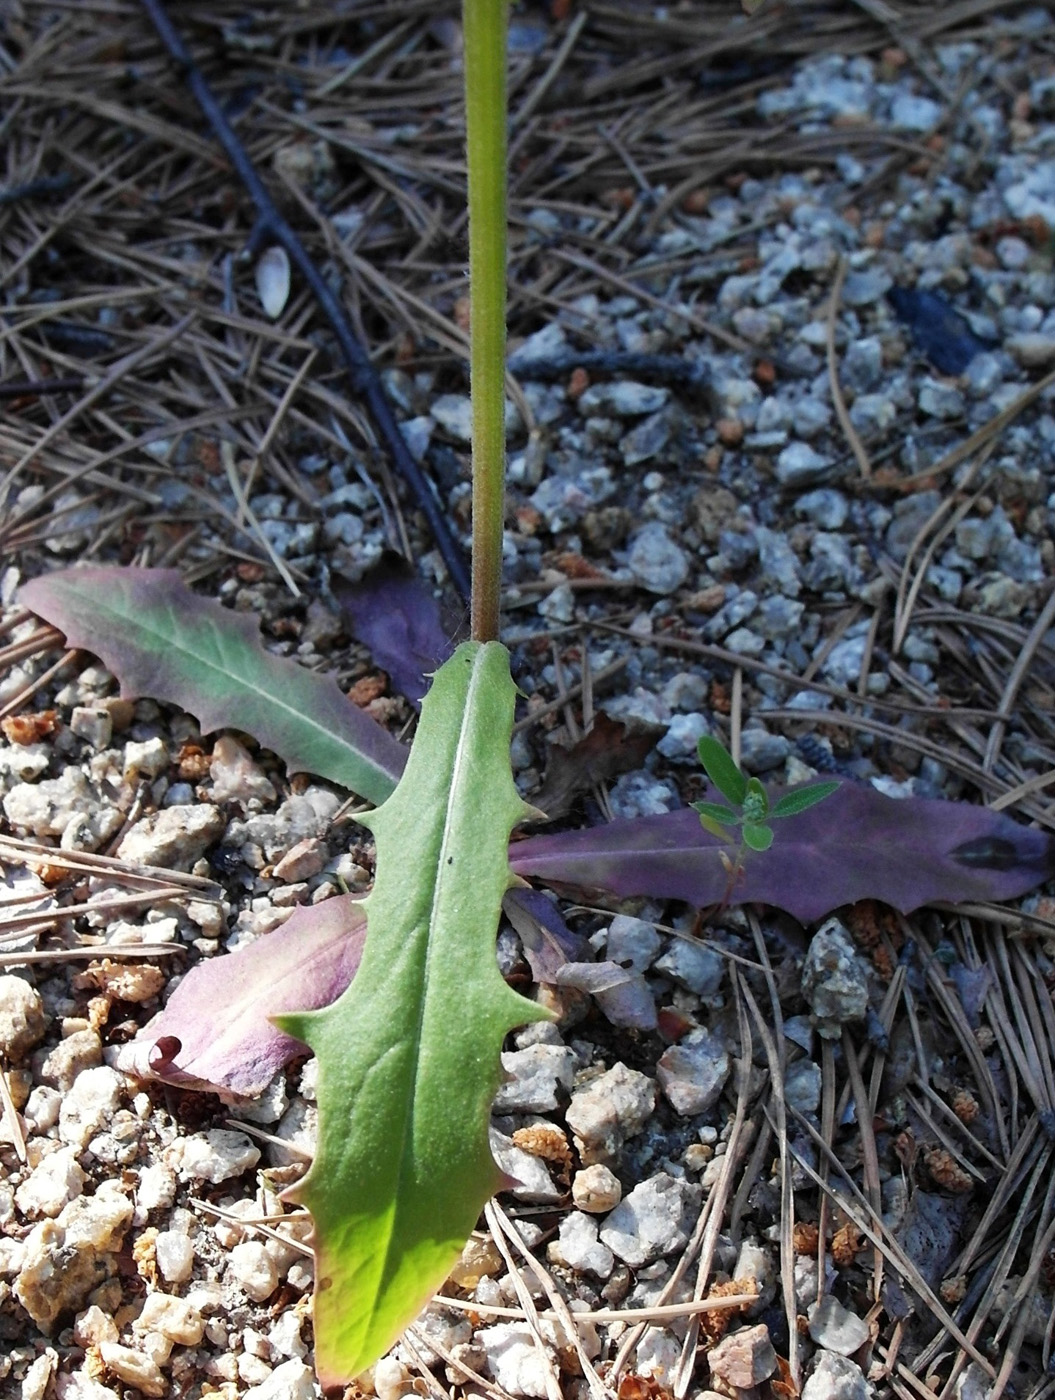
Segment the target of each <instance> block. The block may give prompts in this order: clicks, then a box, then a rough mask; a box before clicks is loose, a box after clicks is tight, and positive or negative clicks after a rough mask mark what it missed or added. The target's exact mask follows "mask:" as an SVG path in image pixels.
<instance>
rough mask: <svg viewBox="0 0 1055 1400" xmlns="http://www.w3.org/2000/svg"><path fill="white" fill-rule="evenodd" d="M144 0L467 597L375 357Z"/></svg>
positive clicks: (449, 540)
mask: <svg viewBox="0 0 1055 1400" xmlns="http://www.w3.org/2000/svg"><path fill="white" fill-rule="evenodd" d="M142 3H143V8H144V9H145V10H146V12H147V14H148V15H149V17H150V20H151V23H152V24H153V25H154V28H155V29H156V30H157V32H158V35H159V37H160V39H161V42H162V43H163V44H164V46H165V48H166V49H167V50H168V53H169V56H170V58H172V59H173V60H174V61H175V62H176V63H178V64H179V65H180V67H181V68H182V69H183V71H184V74H185V75H186V79H187V83H188V85H189V87H190V90H191V92H192V93H193V94H194V97H195V99H196V101H197V103H198V106H199V107H200V108H201V110H202V112H203V113H204V114H205V118H206V120H207V121H208V123H209V125H210V126H211V127H212V129H213V131H214V132H215V134H216V138H217V140H218V141H219V142H220V145H221V146H222V147H223V149H224V151H225V152H226V153H227V158H228V160H229V161H230V162H231V164H232V165H233V166H234V169H235V172H236V173H237V175H238V177H239V179H240V180H241V181H242V183H243V184H244V185H245V187H246V190H247V191H248V193H249V197H250V198H251V199H252V201H253V203H254V205H255V206H256V211H257V219H256V224H255V225H254V227H253V232H252V234H251V235H250V239H249V246H250V248H251V249H253V250H255V249H257V248H259V247H260V246H261V245H262V244H263V243H264V242H265V240H271V241H273V242H275V243H277V244H279V245H280V246H281V247H283V248H284V249H285V250H286V253H287V254H288V255H289V259H290V261H291V262H292V263H293V265H294V266H295V267H296V268H297V269H298V270H299V272H300V274H301V276H302V277H303V278H304V280H305V282H307V284H308V286H309V287H310V289H311V292H312V295H313V296H314V297H315V300H316V301H317V302H318V304H319V307H320V308H321V310H322V312H323V315H324V316H325V317H326V319H327V320H328V321H329V323H330V326H331V327H332V329H333V333H334V335H336V337H337V342H338V344H339V345H340V347H341V353H342V354H343V356H344V362H345V365H346V366H347V369H348V374H349V377H350V379H351V382H352V389H353V390H354V392H355V393H356V394H357V395H359V396H360V397H361V398H362V399H363V400H364V401H365V403H366V406H367V408H368V410H369V412H370V416H371V418H372V419H373V423H374V427H375V428H376V429H377V433H378V436H379V437H380V438H381V441H382V442H383V443H384V445H385V447H386V449H387V450H388V453H389V455H390V456H391V458H392V460H393V462H394V463H395V465H396V469H397V470H398V471H399V473H400V474H401V475H402V477H403V478H404V480H405V481H406V483H407V485H408V486H409V487H410V490H411V492H412V493H413V496H414V499H415V501H416V503H417V505H418V506H419V508H420V509H421V511H422V512H423V513H424V515H425V518H426V520H427V521H428V523H429V527H430V529H431V530H432V534H433V537H434V538H435V540H436V544H437V546H438V547H439V551H440V554H441V555H442V556H443V562H444V563H445V564H446V565H447V569H448V572H449V573H450V576H451V579H452V581H453V583H454V585H455V587H456V588H457V589H458V590H459V592H460V593H461V594H462V596H463V597H466V598H467V597H468V596H469V574H468V570H467V568H466V564H465V559H464V557H463V555H462V552H461V549H460V548H459V546H458V544H457V542H456V541H455V539H454V537H453V535H452V534H451V530H450V526H449V525H448V523H447V519H446V517H445V515H444V513H443V510H442V509H441V507H440V503H439V501H438V499H437V497H436V495H435V493H434V491H433V488H432V486H431V484H430V483H429V482H428V480H427V479H426V478H425V476H424V474H423V472H422V470H421V468H420V467H419V466H418V464H417V462H416V461H415V460H414V458H413V456H412V455H411V453H410V451H409V449H408V448H407V445H406V443H405V442H404V440H403V435H402V433H401V432H400V431H399V426H398V424H397V423H396V420H395V418H394V416H393V414H392V408H391V405H390V404H389V402H388V399H387V397H386V395H385V391H384V388H383V386H382V383H381V378H380V376H379V375H378V373H377V370H376V369H375V368H374V366H373V364H372V363H371V361H370V357H369V355H368V354H367V352H366V351H365V350H364V349H363V347H362V345H360V343H359V341H358V340H357V339H356V337H355V335H354V333H353V332H352V328H351V325H350V324H349V321H348V317H347V316H346V315H345V312H344V309H343V308H342V306H341V304H340V302H339V301H338V300H337V298H336V297H335V296H334V294H333V293H332V292H331V291H330V289H329V287H328V286H327V285H326V282H325V280H324V279H323V277H322V274H321V273H320V272H319V270H318V268H317V267H316V266H315V264H314V263H313V262H312V260H311V258H310V256H309V255H308V252H307V249H306V248H305V247H304V245H303V243H301V241H300V239H299V237H298V236H297V234H296V233H295V232H294V230H293V228H292V226H291V225H290V223H289V222H288V220H287V219H285V218H284V217H283V216H282V214H280V213H279V211H278V208H277V207H276V205H275V201H274V200H273V199H272V198H271V196H270V195H269V194H268V192H267V190H266V189H265V188H264V185H263V182H262V181H261V179H260V176H259V175H258V174H257V172H256V169H255V168H254V166H253V164H252V162H251V161H250V159H249V157H248V155H247V154H246V152H245V148H244V147H243V146H242V143H241V141H240V140H239V139H238V136H237V135H236V134H235V131H234V128H233V127H232V126H231V124H230V122H229V121H228V120H227V117H226V116H225V115H224V112H223V109H222V108H221V106H220V104H219V103H218V102H217V100H216V98H215V97H214V96H213V93H212V90H211V88H210V87H209V85H208V83H207V82H206V81H205V78H204V77H203V75H202V73H201V70H200V69H199V68H198V66H197V64H196V63H195V62H194V60H193V59H192V57H191V55H190V50H189V49H188V48H187V46H186V45H185V44H184V42H183V40H182V39H181V38H180V36H179V34H178V33H177V32H176V29H175V27H174V26H173V24H172V21H171V20H170V19H169V17H168V14H167V13H166V11H165V7H164V4H163V2H162V0H142Z"/></svg>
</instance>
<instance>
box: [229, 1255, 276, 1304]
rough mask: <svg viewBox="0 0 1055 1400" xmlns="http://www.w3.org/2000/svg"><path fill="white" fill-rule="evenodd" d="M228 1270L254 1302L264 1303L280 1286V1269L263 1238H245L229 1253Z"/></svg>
mask: <svg viewBox="0 0 1055 1400" xmlns="http://www.w3.org/2000/svg"><path fill="white" fill-rule="evenodd" d="M227 1271H228V1273H229V1274H231V1276H232V1277H233V1278H234V1280H235V1281H236V1283H237V1284H238V1286H239V1288H241V1290H242V1292H243V1293H244V1294H245V1295H246V1297H247V1298H250V1299H251V1300H252V1301H253V1302H254V1303H263V1302H264V1301H265V1300H266V1299H267V1298H270V1297H271V1295H272V1293H274V1291H275V1289H276V1288H277V1287H278V1269H277V1268H276V1267H275V1261H274V1259H272V1257H271V1255H270V1254H269V1253H268V1250H267V1247H266V1245H265V1244H264V1243H263V1242H262V1241H261V1240H243V1241H242V1242H241V1244H236V1245H235V1246H234V1248H233V1249H232V1250H231V1252H230V1254H229V1255H228V1262H227Z"/></svg>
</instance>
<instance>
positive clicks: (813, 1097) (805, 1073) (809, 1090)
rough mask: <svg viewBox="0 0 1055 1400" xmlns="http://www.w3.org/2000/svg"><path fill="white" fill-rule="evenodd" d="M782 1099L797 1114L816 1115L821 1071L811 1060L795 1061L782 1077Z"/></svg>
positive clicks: (819, 1098) (819, 1099) (819, 1095)
mask: <svg viewBox="0 0 1055 1400" xmlns="http://www.w3.org/2000/svg"><path fill="white" fill-rule="evenodd" d="M784 1098H785V1099H786V1101H787V1104H788V1107H789V1108H794V1109H796V1110H797V1111H798V1112H799V1113H816V1112H817V1109H818V1108H819V1107H820V1102H821V1070H820V1065H815V1064H814V1063H813V1061H812V1060H796V1061H795V1063H794V1064H793V1065H790V1066H789V1067H788V1072H787V1074H786V1075H785V1077H784Z"/></svg>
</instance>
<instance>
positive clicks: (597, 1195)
mask: <svg viewBox="0 0 1055 1400" xmlns="http://www.w3.org/2000/svg"><path fill="white" fill-rule="evenodd" d="M571 1196H572V1200H573V1201H574V1202H575V1204H576V1205H577V1206H578V1207H579V1209H580V1210H585V1211H589V1212H590V1214H591V1215H606V1214H607V1213H608V1211H610V1210H612V1209H614V1207H615V1206H617V1205H618V1204H619V1202H620V1201H621V1200H622V1198H623V1187H622V1184H621V1183H620V1181H619V1178H618V1177H617V1176H616V1175H615V1173H614V1172H612V1171H611V1170H610V1169H609V1168H608V1167H606V1166H605V1165H604V1164H603V1163H601V1162H594V1164H593V1165H592V1166H590V1167H583V1169H582V1170H581V1171H577V1172H576V1173H575V1176H574V1177H573V1178H572V1183H571Z"/></svg>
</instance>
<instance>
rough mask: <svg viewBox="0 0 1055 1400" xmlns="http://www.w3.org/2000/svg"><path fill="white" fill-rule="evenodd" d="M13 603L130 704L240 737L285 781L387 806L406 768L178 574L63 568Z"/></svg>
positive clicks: (385, 740)
mask: <svg viewBox="0 0 1055 1400" xmlns="http://www.w3.org/2000/svg"><path fill="white" fill-rule="evenodd" d="M19 602H20V603H22V604H24V606H25V607H27V608H30V609H32V611H33V612H35V613H37V614H39V616H41V617H43V618H44V619H45V620H46V621H48V622H50V623H52V624H53V625H54V626H55V627H58V628H60V629H61V630H62V631H63V632H64V633H65V634H66V640H67V642H68V643H69V645H70V646H71V647H82V648H83V649H84V650H85V651H90V652H93V653H94V654H95V655H96V656H98V657H99V658H100V659H101V660H102V661H103V662H104V663H105V664H106V665H107V666H108V667H109V669H110V670H111V671H112V672H113V673H114V675H115V676H116V677H117V679H118V680H119V681H120V683H121V694H122V696H124V697H125V698H126V699H129V700H133V699H137V698H138V697H139V696H142V695H149V696H151V697H152V698H153V699H155V700H168V701H171V702H172V703H173V704H176V705H180V706H182V708H183V709H185V710H187V711H189V712H190V713H191V714H192V715H195V716H196V717H197V719H198V720H199V721H200V723H201V727H202V730H203V732H205V733H210V732H211V731H213V730H216V729H240V730H243V731H244V732H246V733H248V734H252V736H253V738H254V739H256V740H257V742H258V743H260V744H262V745H264V747H265V748H269V749H272V750H273V751H274V752H275V753H277V754H278V756H279V757H280V758H282V759H284V761H285V763H286V766H287V767H288V768H289V770H290V771H291V772H293V773H297V772H307V773H317V774H319V775H320V776H321V777H326V778H328V779H329V780H330V781H331V782H334V783H341V784H343V785H344V786H345V787H348V788H351V790H352V791H353V792H357V793H359V794H360V796H362V797H365V798H367V799H368V800H369V801H371V802H383V801H384V799H385V798H386V797H387V796H388V795H389V793H390V792H391V791H392V790H393V788H394V787H395V785H396V782H397V781H398V779H399V775H400V773H402V771H403V766H404V764H405V762H406V756H407V750H406V749H405V748H404V747H403V746H402V744H399V743H397V742H396V740H395V739H393V738H392V736H391V735H390V734H389V733H388V731H387V730H385V729H383V728H382V727H381V725H379V724H378V723H377V722H376V721H375V720H373V719H371V718H370V716H369V715H368V714H365V713H364V712H363V711H362V710H360V709H358V708H357V707H356V706H355V705H353V704H352V702H351V701H350V700H349V699H348V697H347V696H346V695H342V693H341V691H340V689H339V688H338V686H337V683H336V681H335V680H334V679H333V677H332V676H320V675H318V674H317V673H316V672H314V671H309V670H307V669H306V668H305V667H303V666H298V665H297V663H296V662H295V661H290V660H288V659H287V658H285V657H281V656H275V655H274V654H273V653H271V652H269V651H265V649H264V647H263V645H262V644H261V640H260V631H259V624H258V621H257V619H256V617H255V615H252V614H248V613H236V612H232V611H231V609H230V608H225V607H223V606H222V605H221V604H220V603H216V602H213V601H211V600H210V599H207V598H200V597H198V595H197V594H196V593H192V592H191V590H190V589H189V588H188V587H187V585H186V584H185V583H184V582H183V580H182V578H181V577H180V575H179V574H178V573H177V572H176V571H175V570H174V569H120V568H106V567H102V568H97V567H94V566H93V567H91V568H84V569H66V570H63V571H61V572H59V573H54V574H45V575H44V576H43V577H41V578H38V579H34V580H33V581H32V582H31V583H27V584H25V585H24V586H23V587H22V588H21V589H20V590H19Z"/></svg>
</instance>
